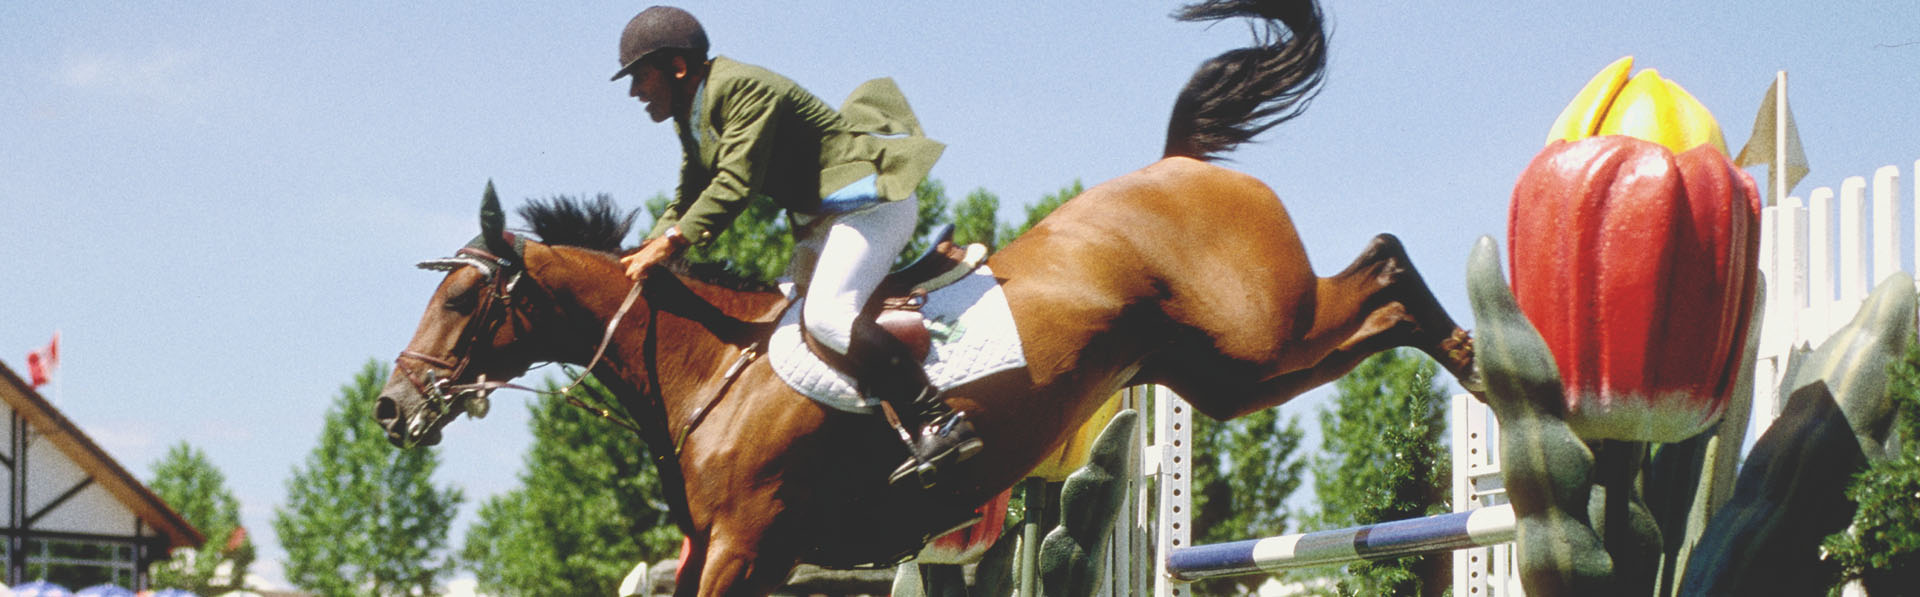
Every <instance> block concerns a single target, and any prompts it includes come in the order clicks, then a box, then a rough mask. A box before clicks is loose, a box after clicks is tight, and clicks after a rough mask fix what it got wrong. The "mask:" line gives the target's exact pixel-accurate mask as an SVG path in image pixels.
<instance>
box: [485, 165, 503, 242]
mask: <svg viewBox="0 0 1920 597" xmlns="http://www.w3.org/2000/svg"><path fill="white" fill-rule="evenodd" d="M506 228H507V214H506V212H504V211H501V209H500V195H499V194H496V193H494V192H493V180H492V179H488V180H487V192H486V194H485V195H483V196H482V197H481V198H480V236H482V237H485V238H486V239H487V242H488V243H489V244H491V243H492V242H493V241H494V239H500V240H503V241H504V240H505V238H506V237H504V236H501V233H502V232H503V231H505V230H506Z"/></svg>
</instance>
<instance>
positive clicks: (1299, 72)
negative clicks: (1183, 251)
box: [1164, 0, 1327, 160]
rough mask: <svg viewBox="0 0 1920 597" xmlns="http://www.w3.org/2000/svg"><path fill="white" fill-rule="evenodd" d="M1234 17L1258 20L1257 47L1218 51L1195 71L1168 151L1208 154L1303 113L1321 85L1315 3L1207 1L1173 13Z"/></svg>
mask: <svg viewBox="0 0 1920 597" xmlns="http://www.w3.org/2000/svg"><path fill="white" fill-rule="evenodd" d="M1230 17H1249V18H1254V19H1257V20H1256V21H1255V25H1254V45H1253V46H1251V47H1246V48H1240V49H1238V50H1231V51H1228V52H1226V53H1224V54H1221V55H1219V56H1215V57H1214V58H1213V59H1212V60H1208V61H1207V62H1206V63H1204V64H1201V65H1200V69H1199V70H1197V71H1194V73H1193V78H1192V79H1190V80H1188V81H1187V87H1186V89H1182V90H1181V91H1180V98H1179V99H1178V100H1175V101H1174V103H1173V118H1172V119H1171V120H1169V121H1168V122H1167V148H1166V152H1165V154H1164V155H1165V157H1173V156H1185V157H1190V158H1195V159H1199V160H1211V159H1213V158H1215V157H1217V154H1220V153H1223V152H1225V151H1228V150H1231V149H1233V148H1234V147H1236V146H1238V145H1240V144H1241V143H1245V142H1247V141H1250V140H1252V139H1253V138H1254V137H1255V136H1257V135H1259V134H1260V133H1263V132H1266V130H1267V129H1270V128H1273V127H1274V126H1275V125H1278V124H1280V123H1282V122H1286V121H1287V120H1289V119H1292V118H1293V117H1295V116H1298V115H1300V113H1301V112H1302V111H1304V110H1306V108H1307V103H1308V102H1309V101H1310V100H1312V99H1313V96H1314V94H1316V93H1318V92H1319V90H1320V82H1321V80H1322V77H1323V75H1325V74H1326V69H1327V36H1326V32H1325V31H1323V30H1322V17H1321V14H1320V5H1319V3H1318V2H1316V1H1315V0H1202V1H1201V2H1196V3H1194V4H1190V5H1187V6H1186V7H1184V8H1182V9H1181V10H1180V11H1179V12H1177V13H1175V14H1174V18H1176V19H1179V20H1182V21H1219V20H1223V19H1227V18H1230ZM1261 21H1264V23H1262V22H1261ZM1261 25H1264V27H1262V26H1261ZM1283 27H1284V28H1285V31H1282V28H1283Z"/></svg>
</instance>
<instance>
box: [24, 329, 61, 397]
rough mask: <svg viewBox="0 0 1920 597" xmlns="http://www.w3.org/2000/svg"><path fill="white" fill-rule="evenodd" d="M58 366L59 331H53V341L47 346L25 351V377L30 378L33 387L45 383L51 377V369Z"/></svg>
mask: <svg viewBox="0 0 1920 597" xmlns="http://www.w3.org/2000/svg"><path fill="white" fill-rule="evenodd" d="M59 366H60V332H54V333H53V341H52V342H48V343H47V347H46V348H43V349H40V350H36V351H33V352H29V353H27V377H29V378H32V379H31V382H30V383H32V384H33V387H36V388H37V387H40V386H43V385H47V382H48V381H49V380H51V379H53V370H54V369H56V368H58V367H59Z"/></svg>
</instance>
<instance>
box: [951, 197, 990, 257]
mask: <svg viewBox="0 0 1920 597" xmlns="http://www.w3.org/2000/svg"><path fill="white" fill-rule="evenodd" d="M999 212H1000V196H999V195H995V194H993V193H990V192H988V191H987V190H986V189H974V190H973V192H971V193H967V198H966V199H963V200H961V201H960V203H958V204H955V205H954V206H953V242H956V243H959V244H962V245H967V244H972V243H981V244H985V245H987V246H989V247H999V246H1000V245H999V244H997V243H996V242H995V239H994V234H993V233H994V226H995V224H997V223H998V222H997V220H995V219H994V218H996V217H998V214H999Z"/></svg>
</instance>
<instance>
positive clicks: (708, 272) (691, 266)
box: [667, 257, 780, 292]
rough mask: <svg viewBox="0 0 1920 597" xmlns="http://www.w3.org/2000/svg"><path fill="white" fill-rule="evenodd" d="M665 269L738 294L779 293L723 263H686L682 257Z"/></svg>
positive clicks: (766, 283)
mask: <svg viewBox="0 0 1920 597" xmlns="http://www.w3.org/2000/svg"><path fill="white" fill-rule="evenodd" d="M667 269H668V270H671V271H672V272H673V273H676V274H680V275H681V276H684V277H687V278H692V279H695V280H699V281H701V282H705V283H707V284H712V285H714V286H719V287H721V288H725V289H727V290H736V291H740V292H779V291H780V288H779V287H778V286H775V285H773V284H771V283H768V282H766V281H765V280H760V279H756V278H753V277H751V276H747V275H746V274H742V273H740V272H738V271H734V269H733V268H732V267H729V265H728V263H727V262H724V261H688V260H687V259H686V258H684V257H682V258H679V259H673V260H671V261H668V262H667Z"/></svg>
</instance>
